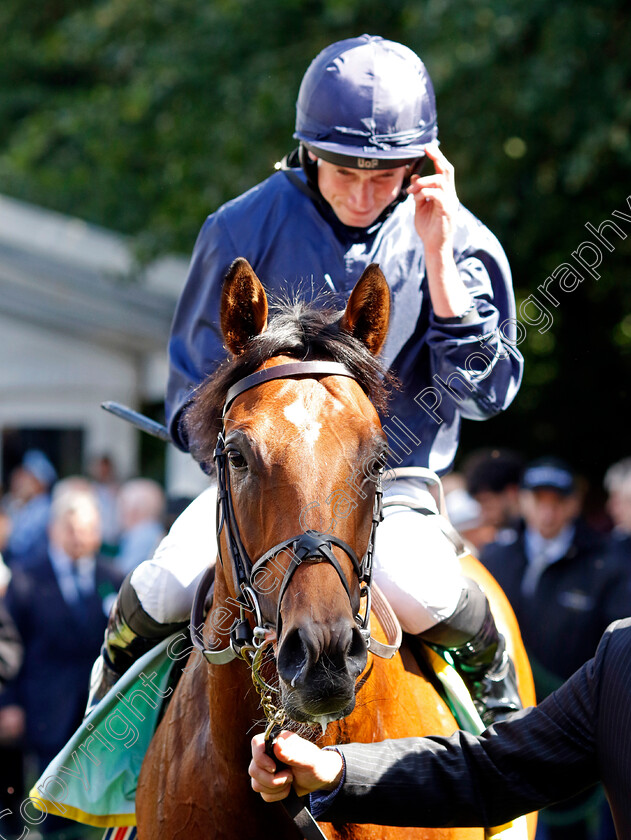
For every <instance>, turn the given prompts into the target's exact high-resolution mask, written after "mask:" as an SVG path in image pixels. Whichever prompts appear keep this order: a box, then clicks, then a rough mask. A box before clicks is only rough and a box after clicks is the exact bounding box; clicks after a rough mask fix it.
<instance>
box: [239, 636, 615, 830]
mask: <svg viewBox="0 0 631 840" xmlns="http://www.w3.org/2000/svg"><path fill="white" fill-rule="evenodd" d="M630 726H631V619H624V620H621V621H617V622H615V623H614V624H612V625H611V627H609V628H608V630H607V632H606V633H605V635H604V636H603V638H602V640H601V642H600V645H599V646H598V650H597V652H596V656H595V657H594V658H593V659H591V660H590V661H589V662H587V663H586V664H585V665H583V667H582V668H580V670H578V671H577V672H576V673H575V674H574V675H573V676H572V677H571V678H570V679H569V680H568V681H567V682H566V683H564V684H563V685H562V686H561V687H560V688H559V689H557V691H555V692H554V693H553V694H551V695H550V696H549V697H547V698H546V699H545V700H544V701H543V703H541V704H540V705H539V706H536V707H531V708H529V709H524V710H523V711H522V712H518V713H517V714H515V715H513V717H512V718H510V719H509V720H506V721H504V722H502V723H498V724H495V725H494V726H491V727H489V729H487V730H486V732H484V733H483V734H482V735H480V736H477V737H476V736H474V735H470V734H468V733H466V732H462V731H458V732H456V733H455V734H454V735H452V736H451V737H450V738H403V739H400V740H398V741H383V742H381V743H379V744H347V745H344V746H339V747H336V748H335V749H334V750H320V749H319V748H318V747H316V746H315V745H314V744H312V743H310V742H309V741H305V740H303V739H302V738H300V737H299V736H298V735H295V734H293V733H289V732H285V733H281V735H280V736H279V739H278V741H277V743H276V745H275V752H276V755H277V757H278V758H279V759H280V760H281V761H283V762H285V763H286V764H289V765H291V769H289V768H288V769H283V770H281V771H280V772H278V773H276V774H274V771H273V768H272V761H271V759H270V758H269V757H268V756H267V755H265V752H264V749H263V736H262V735H257V736H255V738H254V739H253V741H252V751H253V759H252V763H251V765H250V775H251V776H252V787H253V788H254V790H256V791H259V792H260V793H261V795H262V796H263V798H264V799H265V800H266V801H276V800H279V799H282V798H284V797H285V796H286V795H287V793H288V791H289V787H290V785H291V783H292V781H293V783H294V786H295V788H296V789H297V792H298V793H299V794H300V795H304V794H306V793H311V794H312V796H311V806H312V810H313V812H314V815H315V816H316V817H317V818H318V819H323V820H326V821H336V820H340V821H345V822H351V823H376V824H386V825H407V826H473V825H480V826H493V825H501V824H503V823H505V822H507V821H509V820H511V819H513V818H514V817H517V816H519V815H521V814H524V813H528V812H529V811H534V810H537V809H539V808H542V807H544V806H546V805H549V804H551V803H552V802H556V801H559V800H562V799H565V798H567V797H569V796H571V795H573V794H575V793H577V792H578V791H581V790H584V789H586V788H587V787H589V786H590V785H593V784H594V783H595V782H597V781H598V780H600V781H602V783H603V785H604V787H605V790H606V793H607V798H608V800H609V804H610V805H611V809H612V812H613V817H614V822H615V826H616V833H617V836H618V837H619V838H629V837H631V796H629V779H630V778H631V739H630V738H629V728H630ZM314 791H318V793H313V792H314Z"/></svg>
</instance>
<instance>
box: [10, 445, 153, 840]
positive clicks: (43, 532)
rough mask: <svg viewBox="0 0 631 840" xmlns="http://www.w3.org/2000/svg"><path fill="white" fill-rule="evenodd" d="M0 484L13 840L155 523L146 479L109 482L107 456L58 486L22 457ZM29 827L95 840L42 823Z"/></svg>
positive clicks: (49, 469)
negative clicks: (124, 582)
mask: <svg viewBox="0 0 631 840" xmlns="http://www.w3.org/2000/svg"><path fill="white" fill-rule="evenodd" d="M7 484H8V486H7V488H6V492H5V493H4V495H3V496H2V497H1V498H0V814H2V819H1V822H0V836H2V837H5V838H7V840H10V838H14V837H15V838H17V837H20V836H23V835H22V832H23V830H24V820H23V817H22V815H21V813H20V807H21V805H22V803H23V801H24V799H25V797H26V796H27V791H28V789H29V784H30V783H31V782H32V781H33V780H34V779H35V778H36V777H37V776H38V775H40V774H41V773H42V772H43V771H44V770H45V768H46V766H47V765H48V763H49V762H50V761H51V760H52V758H53V757H54V756H55V755H56V754H57V753H58V752H59V750H60V749H61V748H62V747H63V745H64V744H65V743H66V741H67V740H68V739H69V738H70V736H71V735H72V733H73V732H74V731H75V729H76V728H77V726H78V725H79V724H80V722H81V720H82V718H83V715H84V711H85V705H86V701H87V695H88V685H89V679H90V671H91V668H92V665H93V663H94V660H95V659H96V657H97V656H98V654H99V650H100V647H101V644H102V641H103V634H104V632H105V627H106V623H107V618H108V614H109V610H110V607H111V605H112V603H113V601H114V598H115V597H116V593H117V591H118V588H119V586H120V584H121V582H122V580H123V578H124V577H125V575H126V574H127V573H129V572H130V571H131V570H132V569H133V568H135V566H137V565H138V564H139V563H141V562H142V561H143V560H146V559H148V558H149V557H150V556H151V555H152V554H153V551H154V549H155V548H156V546H157V544H158V543H159V541H160V540H161V538H162V536H163V535H164V533H165V531H166V526H167V516H166V499H165V493H164V491H163V489H162V487H161V486H160V485H159V484H158V483H156V482H155V481H151V480H149V479H146V478H134V479H131V480H129V481H125V482H119V481H117V480H116V477H115V474H114V470H113V465H112V463H111V460H110V459H109V458H107V457H103V458H98V459H95V460H94V462H93V463H92V464H91V465H90V469H89V470H88V471H87V475H85V476H84V475H78V476H70V477H66V478H62V479H61V480H60V479H59V478H58V475H57V471H56V469H55V468H54V466H53V464H52V463H51V460H50V459H49V458H48V457H47V456H46V454H44V453H43V452H42V451H40V450H33V449H32V450H28V451H27V452H26V453H25V454H24V456H23V458H22V460H21V463H20V464H19V465H18V466H17V467H16V469H14V470H13V472H12V473H11V475H10V477H9V481H8V483H7ZM34 832H35V829H33V828H31V834H33V835H34ZM36 832H38V833H39V834H41V835H42V836H49V837H52V836H54V837H56V838H58V840H64V838H68V840H70V838H82V839H83V840H85V838H88V837H90V838H92V837H95V832H94V831H91V830H90V829H88V828H86V827H82V826H80V825H79V824H77V823H72V822H69V821H68V820H65V819H61V818H59V817H54V816H47V817H46V818H45V819H44V820H43V822H42V823H40V824H39V825H38V826H37V829H36Z"/></svg>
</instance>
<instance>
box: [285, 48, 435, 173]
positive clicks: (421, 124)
mask: <svg viewBox="0 0 631 840" xmlns="http://www.w3.org/2000/svg"><path fill="white" fill-rule="evenodd" d="M437 134H438V127H437V124H436V99H435V96H434V88H433V85H432V81H431V79H430V77H429V74H428V72H427V70H426V69H425V65H424V64H423V62H422V61H421V60H420V58H419V57H418V56H417V55H416V54H415V53H414V52H412V50H410V49H408V47H405V46H403V45H402V44H397V43H396V42H394V41H387V40H384V39H383V38H380V37H377V36H371V35H361V36H360V37H358V38H348V39H347V40H344V41H338V42H336V43H334V44H331V45H330V46H328V47H326V48H325V49H324V50H322V52H321V53H320V54H319V55H317V56H316V58H315V59H314V60H313V61H312V62H311V64H310V66H309V68H308V69H307V72H306V73H305V75H304V78H303V80H302V84H301V85H300V91H299V93H298V101H297V103H296V132H295V134H294V137H296V138H297V139H298V140H300V145H301V160H302V163H303V166H305V164H306V163H307V165H308V156H307V154H306V152H307V151H311V152H312V153H313V154H314V155H315V156H316V157H319V158H322V159H323V160H326V161H328V162H330V163H334V164H337V165H340V166H345V167H349V168H353V169H368V170H371V169H391V168H394V167H396V166H405V165H414V164H417V163H418V161H419V160H420V159H422V158H424V155H425V146H426V145H427V144H428V143H430V142H432V141H433V140H435V139H436V137H437ZM308 174H309V173H308Z"/></svg>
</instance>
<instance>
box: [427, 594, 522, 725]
mask: <svg viewBox="0 0 631 840" xmlns="http://www.w3.org/2000/svg"><path fill="white" fill-rule="evenodd" d="M466 583H467V586H466V587H465V589H464V590H463V592H462V595H461V596H460V601H459V602H458V606H457V607H456V610H455V612H454V613H453V615H451V616H450V617H449V618H447V619H445V620H444V621H441V622H440V624H437V625H435V626H434V627H431V628H430V629H429V630H426V631H425V632H424V633H420V634H419V635H420V638H421V639H422V640H423V641H424V642H427V643H428V644H430V645H432V646H433V647H435V648H438V649H439V650H443V651H444V650H447V651H449V653H450V655H451V658H452V660H453V663H454V665H455V667H456V670H457V671H458V673H459V674H460V676H461V677H462V678H463V680H464V682H465V684H466V686H467V688H468V689H469V693H470V694H471V697H472V699H473V702H474V704H475V707H476V709H477V710H478V713H479V714H480V717H481V718H482V721H483V722H484V724H485V725H486V726H490V725H491V724H492V723H496V722H498V721H500V720H503V719H504V718H505V717H507V716H508V715H510V714H511V713H512V712H516V711H518V710H519V709H521V708H522V703H521V700H520V697H519V693H518V691H517V676H516V673H515V667H514V665H513V662H512V660H511V658H510V656H509V655H508V652H507V650H506V644H505V640H504V637H503V636H502V635H501V633H499V631H498V629H497V627H496V625H495V620H494V619H493V614H492V613H491V607H490V604H489V602H488V599H487V597H486V595H485V594H484V592H483V591H482V590H481V589H480V587H479V586H478V585H477V584H476V583H474V581H472V580H468V579H466Z"/></svg>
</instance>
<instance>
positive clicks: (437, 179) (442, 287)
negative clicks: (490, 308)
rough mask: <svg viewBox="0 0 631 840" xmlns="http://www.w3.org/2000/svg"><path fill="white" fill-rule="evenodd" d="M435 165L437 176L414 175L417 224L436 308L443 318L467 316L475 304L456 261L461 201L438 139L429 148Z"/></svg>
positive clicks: (415, 220)
mask: <svg viewBox="0 0 631 840" xmlns="http://www.w3.org/2000/svg"><path fill="white" fill-rule="evenodd" d="M425 153H426V155H427V157H428V158H429V159H430V160H431V161H432V163H433V164H434V169H435V173H434V174H433V175H425V176H419V175H413V176H412V179H411V184H410V186H409V187H408V188H407V191H408V193H409V195H411V196H413V197H414V201H415V202H416V213H415V214H414V226H415V228H416V232H417V233H418V235H419V236H420V237H421V239H422V240H423V246H424V249H425V267H426V270H427V280H428V286H429V294H430V297H431V300H432V307H433V309H434V312H435V313H436V315H438V316H439V317H440V318H454V317H460V316H461V315H463V314H464V313H465V312H466V311H467V309H469V308H470V307H471V305H472V299H471V296H470V294H469V292H468V290H467V287H466V286H465V284H464V281H463V280H462V278H461V276H460V274H459V272H458V268H457V266H456V262H455V260H454V234H455V229H456V216H457V214H458V208H459V206H460V202H459V200H458V195H457V193H456V184H455V177H454V168H453V165H452V164H451V163H450V162H449V161H448V160H447V158H446V157H445V155H444V154H443V153H442V152H441V151H440V149H439V148H438V144H437V143H436V142H434V143H429V144H428V145H427V146H426V147H425Z"/></svg>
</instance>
